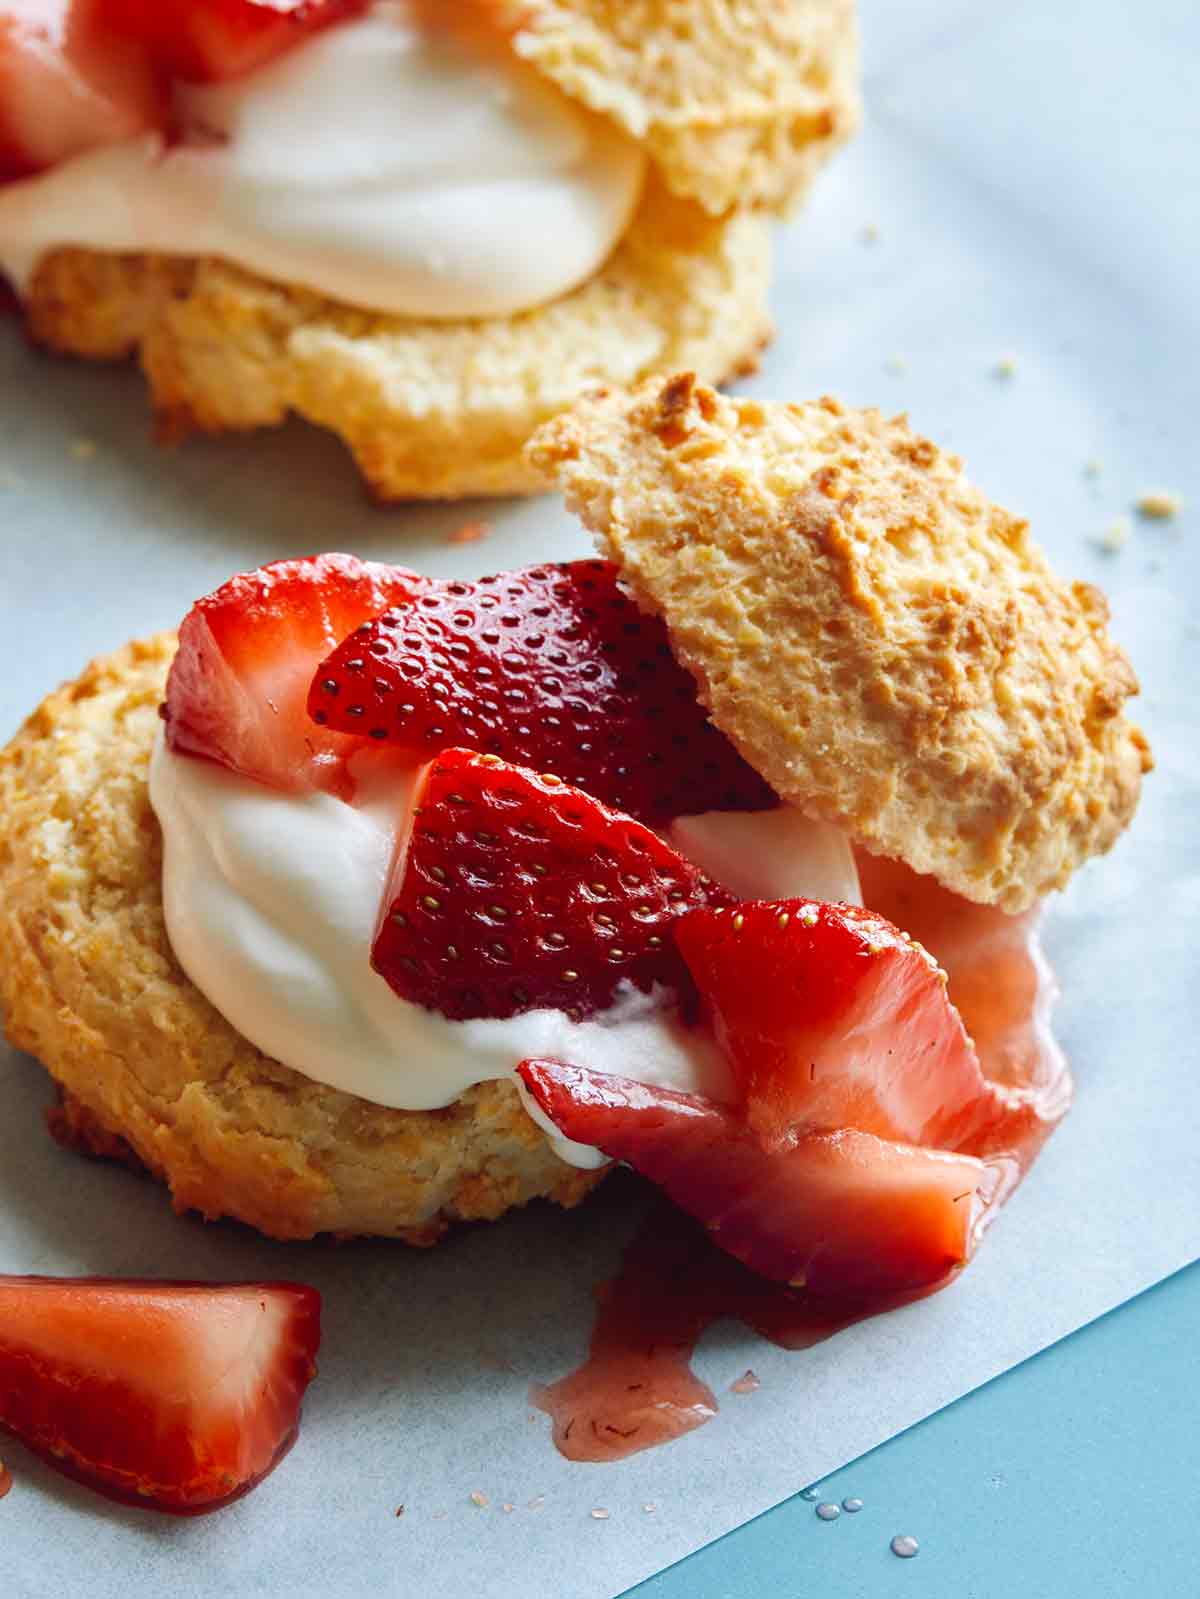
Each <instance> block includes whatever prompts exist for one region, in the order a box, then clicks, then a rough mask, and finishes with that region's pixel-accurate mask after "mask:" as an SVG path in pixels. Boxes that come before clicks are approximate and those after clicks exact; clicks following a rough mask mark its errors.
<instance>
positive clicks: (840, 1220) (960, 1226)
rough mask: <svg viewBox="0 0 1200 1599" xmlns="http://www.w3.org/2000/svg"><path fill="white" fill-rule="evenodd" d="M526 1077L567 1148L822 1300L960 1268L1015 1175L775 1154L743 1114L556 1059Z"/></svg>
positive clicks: (902, 1160) (891, 1160) (861, 1142)
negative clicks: (627, 1170) (590, 1155)
mask: <svg viewBox="0 0 1200 1599" xmlns="http://www.w3.org/2000/svg"><path fill="white" fill-rule="evenodd" d="M517 1070H518V1073H519V1075H520V1077H521V1080H522V1081H523V1082H524V1084H525V1086H526V1088H527V1089H528V1090H529V1092H530V1093H531V1094H532V1096H533V1098H534V1099H535V1100H536V1102H537V1104H538V1106H539V1107H540V1108H541V1110H542V1111H544V1112H545V1114H546V1115H547V1116H548V1117H549V1118H550V1120H551V1121H552V1122H554V1124H555V1126H556V1127H558V1128H559V1130H560V1131H561V1132H562V1133H563V1134H564V1135H565V1136H566V1137H568V1138H572V1139H575V1140H577V1141H578V1142H580V1143H584V1144H594V1145H595V1146H596V1147H598V1148H599V1149H601V1150H603V1151H604V1153H605V1154H606V1155H608V1156H610V1157H611V1158H612V1159H614V1160H624V1161H628V1163H629V1164H630V1165H631V1166H632V1167H634V1169H635V1170H636V1171H639V1172H641V1173H642V1174H643V1176H645V1177H648V1178H650V1180H651V1181H652V1182H655V1183H657V1184H658V1185H659V1186H660V1187H661V1188H662V1189H663V1190H664V1191H665V1192H666V1194H667V1195H668V1196H669V1197H670V1198H671V1199H672V1200H673V1201H674V1202H675V1204H677V1205H678V1206H679V1207H680V1209H681V1210H685V1211H687V1213H688V1214H689V1215H691V1216H695V1217H696V1218H697V1219H698V1220H699V1221H702V1222H703V1223H704V1224H705V1226H706V1227H707V1229H708V1232H709V1235H710V1236H711V1238H712V1239H713V1241H714V1242H715V1243H717V1244H718V1245H720V1247H721V1248H722V1249H724V1250H725V1251H726V1252H727V1253H728V1254H731V1255H733V1256H735V1257H736V1258H737V1259H738V1260H740V1261H742V1262H743V1263H744V1264H745V1265H747V1266H749V1267H750V1268H751V1270H753V1271H756V1272H758V1273H760V1274H761V1275H762V1276H764V1277H770V1278H772V1279H774V1280H775V1281H777V1282H785V1283H788V1284H790V1285H792V1286H793V1287H802V1288H804V1289H805V1290H806V1292H807V1295H808V1296H809V1297H810V1298H811V1299H812V1300H813V1301H814V1302H819V1303H822V1304H830V1305H833V1304H839V1305H846V1306H853V1305H860V1306H865V1305H867V1304H870V1305H871V1306H872V1307H873V1308H877V1309H883V1308H885V1307H886V1306H887V1305H889V1304H894V1303H899V1302H901V1301H903V1300H907V1299H911V1298H913V1297H914V1296H916V1295H917V1294H920V1293H928V1292H932V1291H933V1290H934V1289H935V1288H939V1287H941V1286H942V1285H943V1284H945V1283H946V1282H948V1281H949V1280H950V1278H951V1277H953V1276H954V1275H955V1274H956V1273H957V1272H958V1271H959V1270H961V1268H962V1267H963V1266H964V1265H965V1264H966V1262H967V1261H968V1259H969V1258H970V1256H971V1253H972V1250H973V1248H974V1246H975V1243H976V1241H977V1239H978V1237H979V1234H980V1232H981V1230H982V1227H983V1224H984V1221H985V1219H986V1218H987V1217H988V1215H989V1212H990V1209H991V1207H992V1205H993V1204H994V1202H995V1201H996V1199H997V1198H998V1197H999V1194H1000V1191H1001V1189H1002V1188H1003V1186H1004V1184H1005V1182H1006V1180H1007V1173H1006V1172H1005V1170H1004V1168H1003V1167H1002V1166H1001V1165H987V1164H985V1163H984V1162H983V1161H979V1160H976V1159H974V1158H973V1157H971V1156H969V1155H954V1154H946V1153H943V1152H942V1151H940V1150H931V1149H917V1148H913V1147H911V1146H909V1145H905V1144H900V1143H894V1142H891V1141H888V1140H885V1139H881V1138H876V1137H874V1136H873V1135H872V1134H870V1133H864V1132H857V1131H853V1130H847V1129H843V1130H841V1131H837V1132H829V1131H807V1132H801V1133H800V1134H799V1135H798V1136H796V1137H795V1138H794V1139H793V1140H792V1141H790V1142H781V1143H780V1144H778V1145H777V1146H775V1147H772V1148H767V1147H765V1146H764V1145H763V1143H762V1142H761V1141H760V1140H759V1138H758V1137H757V1136H756V1134H755V1133H754V1132H753V1130H752V1129H751V1128H749V1127H748V1126H747V1125H746V1123H745V1121H744V1120H743V1118H742V1116H741V1115H740V1113H739V1112H737V1111H735V1110H729V1109H726V1108H725V1107H723V1106H720V1105H716V1104H714V1103H713V1102H712V1101H711V1100H707V1099H703V1098H701V1097H700V1096H698V1095H694V1094H680V1093H675V1092H673V1091H672V1090H670V1089H665V1088H651V1087H647V1086H646V1085H645V1084H643V1083H637V1082H633V1081H632V1080H631V1079H629V1078H625V1077H611V1076H606V1075H604V1074H602V1073H599V1072H589V1071H583V1070H580V1069H579V1068H578V1067H573V1066H563V1065H559V1064H557V1063H555V1062H551V1061H523V1062H522V1064H521V1065H520V1066H519V1067H518V1068H517Z"/></svg>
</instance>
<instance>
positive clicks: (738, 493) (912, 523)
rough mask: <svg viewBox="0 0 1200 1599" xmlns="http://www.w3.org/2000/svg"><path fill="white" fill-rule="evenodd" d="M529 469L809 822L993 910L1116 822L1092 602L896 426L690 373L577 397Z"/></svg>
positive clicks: (1015, 521) (1116, 655)
mask: <svg viewBox="0 0 1200 1599" xmlns="http://www.w3.org/2000/svg"><path fill="white" fill-rule="evenodd" d="M529 457H530V459H531V461H532V462H533V464H534V465H535V466H536V467H537V468H538V469H539V470H541V471H542V472H543V473H544V474H546V475H547V476H549V477H551V478H553V479H554V480H556V481H557V483H558V484H559V486H560V487H561V488H562V490H563V492H564V494H565V496H566V502H567V505H568V507H569V509H571V510H573V511H575V512H576V513H577V514H578V515H579V516H580V517H581V518H582V520H583V522H584V523H585V525H586V526H587V527H588V528H589V529H590V531H591V532H592V533H593V534H595V536H596V538H597V540H598V542H599V544H600V546H601V548H602V550H603V551H604V553H605V554H607V555H608V556H609V557H610V558H611V559H612V560H613V561H615V562H616V563H617V564H618V565H619V566H620V568H621V570H622V573H623V576H624V578H625V580H626V581H627V583H628V584H629V586H630V588H631V590H632V591H633V592H634V593H635V595H636V597H637V599H638V601H639V603H640V604H642V605H643V606H644V607H645V608H646V609H647V610H651V611H656V612H659V613H661V615H662V616H663V617H664V619H665V620H666V622H667V625H668V627H669V629H670V633H671V639H672V643H673V646H674V649H675V652H676V654H677V655H678V657H679V659H680V660H681V661H682V662H683V663H684V664H685V665H686V666H687V667H688V668H689V670H690V671H691V672H692V673H693V675H694V676H695V678H696V681H697V684H698V685H699V691H700V697H701V699H702V700H703V701H704V703H705V704H706V705H707V707H708V708H709V710H710V712H711V714H712V717H713V720H714V721H715V722H716V723H717V725H718V726H719V727H720V728H721V729H722V730H723V731H724V732H725V734H726V735H727V736H728V737H729V738H730V739H732V741H733V742H734V744H736V745H737V747H738V749H739V750H740V751H741V752H742V754H743V755H744V756H745V758H746V759H747V760H748V761H749V762H750V763H751V764H752V765H753V766H755V767H756V768H757V769H758V771H759V772H761V773H762V775H763V776H764V777H765V778H767V780H768V781H769V782H770V783H771V785H772V787H773V788H774V789H775V790H776V791H777V792H778V793H779V794H780V795H781V796H782V797H783V798H784V799H786V800H788V801H790V802H791V803H792V804H795V805H797V806H798V807H800V808H801V809H802V810H804V811H806V812H807V813H808V814H810V815H812V816H815V817H819V818H823V819H825V820H827V821H832V822H835V823H836V824H838V825H839V826H841V827H843V828H844V829H845V830H846V831H847V832H849V833H850V834H851V835H853V837H854V838H855V839H856V840H857V841H858V842H860V843H862V844H864V845H866V846H867V848H869V849H870V850H872V851H873V852H875V853H877V854H882V855H888V856H894V857H896V858H898V859H900V860H903V861H905V862H907V864H908V865H909V866H911V867H913V868H914V869H915V870H916V871H918V872H927V873H931V874H933V875H934V876H935V877H936V878H938V879H939V881H940V882H942V883H943V884H944V885H945V886H946V887H948V888H951V889H954V890H955V891H957V892H958V893H960V894H963V895H965V896H966V897H967V898H969V899H973V900H977V901H979V902H981V903H985V904H995V905H999V906H1001V907H1002V908H1003V909H1005V910H1007V911H1013V912H1016V911H1020V910H1023V909H1025V908H1026V907H1027V906H1029V905H1031V904H1032V903H1033V902H1034V901H1035V900H1036V899H1037V898H1038V897H1039V896H1040V895H1042V894H1044V893H1046V892H1047V891H1048V890H1050V889H1053V888H1061V887H1062V886H1063V885H1064V884H1065V883H1066V881H1067V879H1068V878H1069V877H1070V875H1071V873H1072V872H1073V871H1074V869H1075V868H1076V867H1077V866H1078V865H1080V863H1081V862H1083V861H1084V860H1086V859H1087V858H1088V856H1090V855H1095V854H1098V853H1100V852H1102V851H1104V850H1106V849H1108V848H1109V847H1110V846H1111V845H1112V843H1113V842H1114V840H1115V839H1116V837H1117V835H1118V834H1119V833H1120V831H1121V829H1122V828H1123V827H1124V826H1125V825H1126V823H1127V822H1128V821H1129V819H1130V817H1131V816H1132V814H1133V811H1134V808H1135V806H1136V804H1137V799H1138V793H1139V790H1140V787H1141V780H1142V774H1143V773H1144V772H1146V771H1148V770H1149V768H1150V766H1151V760H1150V754H1149V749H1148V746H1147V744H1146V740H1145V738H1144V737H1143V735H1142V733H1141V732H1140V731H1139V729H1138V728H1136V727H1134V726H1133V725H1132V724H1131V723H1130V722H1129V721H1128V720H1127V718H1126V717H1125V715H1124V714H1123V706H1124V703H1125V700H1126V699H1127V698H1128V697H1129V696H1130V695H1132V694H1135V693H1136V692H1137V680H1136V678H1135V677H1134V674H1133V671H1132V669H1131V667H1130V665H1129V662H1128V660H1127V659H1126V657H1125V655H1124V654H1123V653H1122V651H1121V650H1120V649H1119V648H1118V646H1117V645H1116V644H1114V643H1113V642H1112V640H1111V639H1110V638H1109V636H1108V631H1107V622H1108V609H1107V606H1106V604H1105V601H1104V597H1103V595H1101V594H1100V592H1099V591H1098V590H1097V589H1095V588H1093V587H1091V586H1090V585H1088V584H1086V583H1064V582H1062V581H1061V580H1060V579H1059V578H1057V577H1056V576H1055V575H1054V573H1053V572H1052V571H1051V570H1050V567H1049V565H1048V563H1047V561H1046V559H1045V557H1044V556H1043V554H1042V552H1041V551H1040V550H1039V549H1038V547H1037V545H1036V544H1034V543H1033V541H1032V540H1031V539H1030V537H1029V532H1028V527H1027V524H1026V523H1025V522H1023V521H1021V520H1020V519H1019V518H1017V517H1015V516H1011V515H1010V514H1009V513H1008V512H1007V511H1004V510H1002V509H1001V508H1000V507H999V506H997V505H994V504H993V503H992V502H991V501H990V500H988V499H987V498H986V497H985V496H984V495H983V494H981V493H980V492H979V490H978V489H976V488H974V487H973V486H972V485H971V484H970V483H969V482H968V481H967V480H966V478H965V477H964V475H963V471H962V465H961V463H960V462H959V461H958V460H957V459H956V458H955V457H954V456H952V455H947V454H945V453H944V452H943V451H941V450H939V449H937V448H936V446H934V445H933V444H931V443H930V442H929V441H928V440H926V439H922V438H920V437H918V436H917V435H916V434H914V433H913V432H911V431H910V429H909V427H908V426H907V423H906V422H905V421H904V419H902V418H895V419H892V420H888V419H887V418H885V417H883V416H882V415H881V414H880V413H879V412H878V411H855V410H851V409H849V408H848V407H845V406H843V405H841V404H839V403H838V401H836V400H831V399H823V400H818V401H814V402H811V403H808V404H803V405H782V404H763V403H761V402H759V401H756V400H731V399H727V398H725V397H723V396H722V395H719V394H717V393H716V392H715V391H714V390H712V389H710V388H707V387H705V386H703V385H702V384H699V383H697V382H696V380H695V379H694V378H693V377H692V376H691V375H690V374H687V373H685V374H682V375H680V376H677V377H672V378H667V379H662V378H655V379H652V380H651V381H649V382H647V383H645V384H643V385H642V386H641V387H640V388H638V389H637V390H636V391H634V392H632V393H628V392H615V391H603V392H600V393H597V394H594V395H592V396H590V397H589V398H588V399H586V400H585V401H584V402H583V403H582V404H581V405H580V406H579V407H577V409H575V410H574V411H571V412H568V413H565V414H564V415H562V416H560V417H557V418H556V419H555V420H553V421H552V422H549V423H547V424H546V425H545V426H544V427H543V428H542V429H541V430H540V431H539V432H538V433H537V434H536V435H535V436H534V438H533V440H532V441H531V443H530V446H529Z"/></svg>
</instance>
